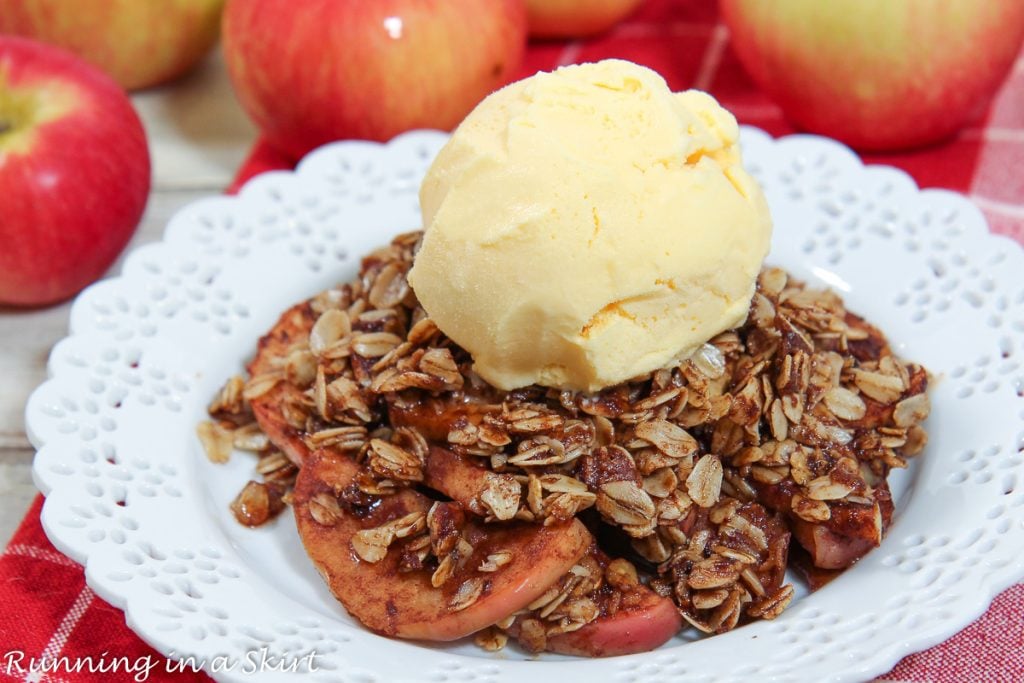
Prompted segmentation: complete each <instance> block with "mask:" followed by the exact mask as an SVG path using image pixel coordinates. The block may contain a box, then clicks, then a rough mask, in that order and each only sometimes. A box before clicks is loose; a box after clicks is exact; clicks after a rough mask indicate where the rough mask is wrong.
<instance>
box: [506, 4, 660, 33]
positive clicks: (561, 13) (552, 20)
mask: <svg viewBox="0 0 1024 683" xmlns="http://www.w3.org/2000/svg"><path fill="white" fill-rule="evenodd" d="M642 2H643V0H526V16H527V22H528V24H529V27H530V35H531V36H534V37H536V38H580V37H583V36H591V35H596V34H598V33H604V32H605V31H607V30H608V29H610V28H611V27H612V26H615V24H617V23H619V22H620V21H622V20H623V19H625V18H626V17H627V16H629V15H630V14H632V13H633V10H635V9H636V8H637V7H639V6H640V3H642Z"/></svg>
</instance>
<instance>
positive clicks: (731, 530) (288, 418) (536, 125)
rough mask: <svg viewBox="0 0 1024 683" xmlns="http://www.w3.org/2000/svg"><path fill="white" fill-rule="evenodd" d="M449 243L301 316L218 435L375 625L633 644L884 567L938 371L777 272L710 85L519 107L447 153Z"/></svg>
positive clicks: (496, 110) (738, 620)
mask: <svg viewBox="0 0 1024 683" xmlns="http://www.w3.org/2000/svg"><path fill="white" fill-rule="evenodd" d="M421 206H422V211H423V226H424V229H423V231H422V232H413V233H409V234H406V235H402V236H400V237H398V238H396V239H395V240H394V241H393V242H392V243H391V244H389V245H387V246H383V247H381V248H380V249H379V250H377V251H375V252H373V253H372V254H369V255H367V256H366V257H365V258H364V259H363V262H362V267H361V269H360V272H359V274H358V277H357V278H356V279H354V280H352V281H351V282H347V283H343V284H341V285H339V286H338V287H336V288H334V289H331V290H328V291H326V292H322V293H319V294H316V295H315V296H313V297H312V298H311V299H309V300H307V301H305V302H302V303H299V304H297V305H296V306H294V307H293V308H291V309H289V310H288V311H286V312H285V313H284V314H283V315H282V316H281V318H280V320H279V321H278V323H277V324H276V325H275V326H274V328H273V329H272V330H271V331H270V332H269V333H268V334H267V335H266V336H264V337H263V338H262V339H261V340H260V342H259V346H258V349H257V353H256V356H255V357H254V359H253V360H252V362H251V363H250V365H249V368H248V370H249V375H250V376H249V377H248V378H247V379H243V378H233V379H232V380H230V381H229V382H228V383H227V385H226V386H225V387H224V389H223V390H222V391H221V393H220V394H219V395H218V396H217V397H216V398H215V399H214V401H213V403H212V404H211V406H210V413H211V416H212V417H213V418H214V419H213V421H210V422H205V423H203V424H202V425H200V427H199V435H200V438H201V439H202V441H203V443H204V445H205V446H206V449H207V452H208V454H209V455H210V456H211V458H213V459H223V458H225V457H227V455H228V453H229V452H230V450H231V448H232V447H233V446H234V447H239V448H243V449H247V450H253V451H257V452H259V453H260V459H259V462H258V464H257V471H258V472H259V473H260V474H261V475H262V477H263V480H262V481H253V482H250V483H249V484H247V485H246V487H245V489H243V491H242V493H240V494H239V496H238V498H237V499H236V500H235V501H234V503H233V504H232V509H233V511H234V512H235V515H236V517H238V519H239V520H240V521H241V522H243V523H245V524H250V525H257V524H261V523H263V522H265V521H267V520H268V519H270V518H272V517H273V516H274V515H275V514H277V513H278V512H280V511H281V510H282V509H284V508H285V507H286V506H288V505H289V504H290V505H291V507H292V508H293V511H294V515H295V520H296V525H297V529H298V533H299V534H300V536H301V538H302V541H303V544H304V546H305V549H306V552H307V554H308V555H309V557H310V559H311V561H312V562H313V564H314V565H315V566H316V568H317V569H318V571H319V572H320V573H321V575H322V576H323V578H324V580H325V581H326V583H327V585H328V587H329V588H330V590H331V591H332V593H333V594H334V595H335V596H336V597H337V599H338V600H339V601H340V602H341V603H342V604H343V605H344V607H345V608H346V609H347V610H348V611H349V612H350V613H351V614H352V615H353V616H354V617H355V618H356V619H358V620H359V621H360V622H362V623H363V624H364V625H365V626H366V627H367V628H370V629H372V630H373V631H375V632H378V633H381V634H385V635H389V636H397V637H404V638H414V639H420V640H435V641H449V640H455V639H459V638H462V637H465V636H469V635H474V636H475V638H476V641H477V642H478V643H479V644H480V645H481V646H483V647H485V648H487V649H491V650H493V649H499V648H501V647H502V646H504V645H505V643H506V642H507V641H508V639H509V638H513V639H515V640H516V641H517V642H518V643H519V644H520V645H521V646H522V647H523V648H525V649H526V650H528V651H530V652H540V651H552V652H558V653H564V654H574V655H584V656H607V655H616V654H627V653H632V652H640V651H645V650H650V649H653V648H656V647H658V646H659V645H661V644H663V643H664V642H666V641H667V640H669V639H670V638H671V637H673V636H674V635H675V634H676V633H677V632H678V631H679V630H680V629H682V628H684V627H693V628H696V629H698V630H700V631H702V632H705V633H721V632H724V631H727V630H730V629H732V628H735V627H736V626H738V625H741V624H743V623H745V622H748V621H750V620H754V619H762V618H763V619H772V618H775V617H776V616H778V615H779V614H780V613H781V612H782V611H783V610H784V609H785V608H786V606H787V605H788V604H789V603H790V601H791V600H792V599H793V595H794V589H793V586H792V584H791V583H787V578H786V569H787V567H789V566H790V565H791V564H792V566H794V567H795V568H798V569H801V570H803V572H804V573H805V574H806V575H807V576H808V578H809V580H810V584H811V586H812V587H816V586H818V585H820V584H821V583H822V582H824V581H827V580H828V579H829V578H830V576H831V575H832V574H834V573H835V572H837V571H840V570H842V569H844V568H846V567H849V566H850V565H851V564H853V563H854V562H855V561H856V560H857V559H859V558H860V557H862V556H863V555H864V554H865V553H866V552H868V551H869V550H870V549H871V548H873V547H876V546H877V545H878V544H879V543H880V542H881V539H882V535H883V534H884V531H885V529H886V527H887V525H888V524H889V522H890V519H891V516H892V512H893V506H892V501H891V498H890V495H889V489H888V486H887V483H886V477H887V475H888V473H889V471H890V470H891V469H892V468H898V467H903V466H905V464H906V458H908V457H911V456H914V455H916V454H918V453H919V452H920V451H921V450H922V449H923V447H924V445H925V442H926V434H925V431H924V429H923V427H922V424H921V423H922V422H923V421H924V419H925V418H926V417H927V414H928V408H929V406H928V398H927V394H926V393H925V391H926V388H927V381H928V378H927V373H926V372H925V370H924V369H923V368H921V367H920V366H919V365H916V364H914V363H910V362H906V361H904V360H901V359H900V358H898V357H897V356H896V355H895V354H894V353H893V350H892V348H891V347H890V346H889V344H888V343H887V341H886V339H885V338H884V336H883V335H882V333H881V332H880V331H879V330H877V329H876V328H875V327H873V326H872V325H870V324H869V323H868V322H866V321H864V320H863V319H861V318H860V317H858V316H856V315H855V314H853V313H851V312H849V311H847V310H846V308H845V307H844V305H843V302H842V301H841V299H840V298H839V297H838V296H837V295H835V294H834V293H832V292H829V291H823V290H816V289H813V288H809V287H806V286H804V285H803V284H802V283H800V282H797V281H795V280H793V279H792V278H791V277H789V276H788V275H787V274H786V273H785V272H784V271H782V270H780V269H778V268H771V267H765V266H764V264H763V261H764V259H765V256H766V254H767V251H768V243H769V238H770V233H771V223H770V218H769V213H768V208H767V204H766V203H765V200H764V197H763V195H762V193H761V190H760V188H759V187H758V186H757V184H756V183H755V182H754V181H753V179H752V178H751V177H750V176H749V175H748V174H747V173H746V172H745V171H744V170H743V167H742V163H741V157H740V151H739V147H738V128H737V126H736V122H735V120H734V119H733V118H732V116H731V115H730V114H728V113H727V112H726V111H725V110H723V109H722V108H721V107H720V106H718V104H717V103H716V102H715V101H714V100H713V99H712V98H711V97H710V96H708V95H706V94H704V93H700V92H695V91H690V92H684V93H672V92H670V90H669V89H668V87H667V85H666V84H665V82H664V81H663V80H662V79H661V78H660V77H659V76H657V74H655V73H654V72H652V71H649V70H647V69H645V68H643V67H639V66H637V65H634V64H630V63H628V62H622V61H607V62H600V63H597V64H585V65H579V66H572V67H565V68H562V69H559V70H557V71H555V72H553V73H545V74H538V75H537V76H534V77H532V78H529V79H526V80H524V81H520V82H518V83H514V84H512V85H510V86H508V87H506V88H504V89H503V90H500V91H498V92H496V93H494V94H493V95H491V96H490V97H488V98H487V99H486V100H484V102H483V103H481V104H480V105H479V107H478V108H477V109H476V110H475V111H474V112H473V113H471V114H470V115H469V117H467V119H466V120H465V121H464V122H463V123H462V124H461V125H460V126H459V128H458V129H457V130H456V131H455V133H454V134H453V135H452V138H451V140H450V141H449V143H448V144H447V145H446V146H445V147H444V149H443V150H442V151H441V152H440V153H439V155H438V157H437V159H436V160H435V161H434V164H433V165H432V167H431V169H430V171H429V172H428V173H427V176H426V178H425V180H424V182H423V185H422V189H421Z"/></svg>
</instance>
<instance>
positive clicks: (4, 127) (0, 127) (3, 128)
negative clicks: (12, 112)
mask: <svg viewBox="0 0 1024 683" xmlns="http://www.w3.org/2000/svg"><path fill="white" fill-rule="evenodd" d="M10 129H11V124H10V123H8V122H7V121H2V120H0V135H3V134H4V133H6V132H7V131H9V130H10Z"/></svg>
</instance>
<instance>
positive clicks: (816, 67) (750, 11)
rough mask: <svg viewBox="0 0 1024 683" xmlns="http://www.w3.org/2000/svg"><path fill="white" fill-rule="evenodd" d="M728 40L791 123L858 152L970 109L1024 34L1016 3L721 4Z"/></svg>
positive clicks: (911, 143)
mask: <svg viewBox="0 0 1024 683" xmlns="http://www.w3.org/2000/svg"><path fill="white" fill-rule="evenodd" d="M720 5H721V10H722V17H723V19H724V20H725V23H726V24H727V25H728V27H729V30H730V33H731V36H732V42H733V46H734V48H735V51H736V54H737V56H738V57H739V59H740V61H741V62H742V63H743V66H744V67H745V68H746V70H747V71H748V72H749V73H750V75H751V77H752V78H753V79H754V81H755V82H756V83H757V84H758V85H759V86H760V87H761V88H762V89H763V90H764V91H765V92H766V93H767V94H768V95H769V96H770V97H771V98H772V99H773V100H775V102H776V103H778V105H779V106H780V107H782V110H783V112H784V113H785V115H786V116H787V118H789V119H790V120H791V121H792V122H793V123H794V124H795V125H796V126H798V127H800V128H802V129H805V130H808V131H811V132H814V133H821V134H823V135H828V136H831V137H834V138H838V139H840V140H842V141H844V142H846V143H848V144H850V145H852V146H854V147H856V148H859V149H862V150H888V149H901V148H909V147H916V146H919V145H924V144H928V143H931V142H936V141H938V140H942V139H943V138H946V137H949V136H950V135H952V134H953V133H955V132H956V131H958V130H959V129H960V128H961V127H963V126H964V124H965V123H967V122H968V121H970V120H971V119H972V118H973V117H976V116H977V115H978V114H979V113H980V112H981V111H982V110H983V109H984V108H985V107H986V105H988V103H989V102H990V101H991V98H992V96H993V94H994V93H995V92H996V90H997V89H998V87H999V85H1000V84H1001V83H1002V81H1003V79H1004V78H1005V77H1006V75H1007V73H1008V72H1009V70H1010V67H1011V66H1012V65H1013V62H1014V59H1015V58H1016V56H1017V54H1018V52H1019V50H1020V46H1021V40H1022V39H1024V2H1022V0H828V1H827V2H826V1H824V0H772V1H771V2H765V1H764V0H721V1H720Z"/></svg>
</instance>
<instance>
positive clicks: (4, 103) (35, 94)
mask: <svg viewBox="0 0 1024 683" xmlns="http://www.w3.org/2000/svg"><path fill="white" fill-rule="evenodd" d="M149 173H150V170H149V151H148V149H147V147H146V136H145V133H144V132H143V130H142V123H141V122H140V121H139V118H138V116H136V114H135V110H134V109H132V105H131V102H129V101H128V98H127V96H126V95H125V94H124V91H123V90H122V89H121V87H120V86H119V85H118V84H117V83H115V82H114V81H112V80H111V79H110V77H108V76H106V75H105V74H103V73H102V72H100V71H99V70H98V69H96V68H95V67H93V66H90V65H89V64H87V63H85V62H84V61H82V60H81V59H78V58H77V57H75V56H74V55H72V54H71V53H69V52H65V51H64V50H61V49H59V48H56V47H53V46H49V45H43V44H41V43H36V42H33V41H30V40H25V39H23V38H15V37H11V36H0V304H14V305H39V304H48V303H53V302H56V301H60V300H62V299H66V298H67V297H69V296H71V295H72V294H74V293H76V292H77V291H78V290H80V289H81V288H82V287H84V286H85V285H87V284H89V283H90V282H92V281H93V280H95V279H96V278H98V277H99V276H100V275H102V274H103V272H104V271H105V270H106V269H107V268H108V267H110V264H111V263H113V262H114V259H115V258H117V255H118V254H119V253H120V252H121V250H122V249H123V248H124V245H125V244H126V243H127V242H128V239H129V238H130V237H131V235H132V232H133V231H134V230H135V227H136V226H137V225H138V224H139V219H140V218H141V217H142V212H143V209H144V208H145V206H146V199H147V197H148V195H149Z"/></svg>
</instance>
